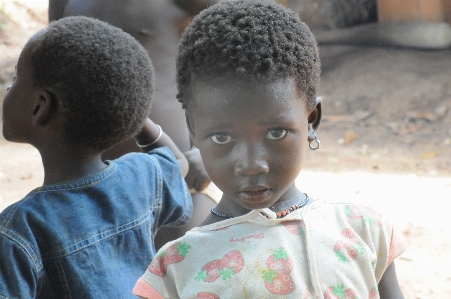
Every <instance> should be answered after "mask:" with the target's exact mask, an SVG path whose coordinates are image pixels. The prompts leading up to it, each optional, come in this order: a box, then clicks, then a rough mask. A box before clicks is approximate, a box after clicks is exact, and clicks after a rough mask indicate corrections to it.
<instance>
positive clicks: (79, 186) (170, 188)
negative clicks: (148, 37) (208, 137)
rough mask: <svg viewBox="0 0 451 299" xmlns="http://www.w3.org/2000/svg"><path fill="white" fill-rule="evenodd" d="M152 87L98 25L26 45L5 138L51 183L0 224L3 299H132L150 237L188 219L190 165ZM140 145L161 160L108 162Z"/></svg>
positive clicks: (133, 47) (53, 31)
mask: <svg viewBox="0 0 451 299" xmlns="http://www.w3.org/2000/svg"><path fill="white" fill-rule="evenodd" d="M153 77H154V73H153V67H152V64H151V61H150V59H149V58H148V56H147V53H146V51H145V50H144V49H143V47H142V46H141V45H140V44H139V43H138V42H137V41H136V40H135V39H134V38H133V37H131V36H130V35H128V34H126V33H124V32H123V31H122V30H121V29H118V28H116V27H113V26H111V25H108V24H106V23H104V22H101V21H98V20H94V19H91V18H86V17H68V18H64V19H61V20H59V21H56V22H53V23H51V24H50V25H49V26H48V27H47V28H45V29H43V30H41V31H40V32H38V33H37V34H35V35H34V36H33V37H32V38H31V39H30V40H29V41H28V42H27V44H26V45H25V47H24V49H23V51H22V53H21V55H20V57H19V61H18V64H17V73H16V76H14V80H13V83H12V84H11V86H10V87H9V88H8V91H7V93H6V95H5V99H4V102H3V135H4V137H5V139H7V140H8V141H13V142H24V143H30V144H31V145H33V146H35V147H36V148H37V149H38V150H39V152H40V154H41V157H42V163H43V166H44V184H43V186H42V187H40V188H37V189H36V190H33V191H32V192H31V193H29V194H28V195H27V196H26V197H25V198H24V199H22V200H21V201H19V202H17V203H15V204H13V205H11V206H10V207H8V208H6V209H5V210H4V211H3V212H2V213H1V214H0V252H1V254H0V297H1V298H45V299H49V298H74V297H76V298H132V296H131V295H130V290H131V289H132V287H133V284H134V282H135V280H136V278H137V277H139V274H140V273H141V272H142V271H143V270H144V269H145V263H147V261H148V260H149V259H152V258H153V256H154V254H155V248H154V245H153V237H154V236H155V232H156V231H157V230H158V228H160V227H161V226H163V225H165V224H168V223H173V224H174V225H183V224H184V223H185V222H186V221H187V220H188V219H189V217H190V214H191V198H190V196H189V191H188V189H187V187H186V185H185V182H184V177H183V175H184V174H186V172H187V166H188V165H187V161H186V159H185V157H184V155H183V154H182V153H181V152H180V151H179V150H178V149H177V147H176V146H175V145H174V143H173V142H172V141H171V140H170V139H169V137H168V136H167V135H166V134H165V133H164V132H163V131H162V130H161V128H160V127H159V126H157V125H155V124H154V123H153V122H152V121H150V120H149V119H147V120H146V116H147V115H148V114H149V110H150V103H151V101H150V97H151V95H152V91H153ZM137 133H138V134H137ZM134 135H136V140H137V142H138V143H139V144H140V146H141V147H142V148H143V149H144V150H151V149H154V148H157V149H155V150H153V151H151V152H149V153H147V154H143V153H133V154H129V155H126V156H124V157H122V158H121V159H118V160H115V161H108V162H106V163H104V162H102V160H101V154H102V153H103V152H104V151H105V150H106V149H108V148H110V147H111V146H113V145H114V144H116V143H118V142H120V141H122V140H124V139H127V138H130V137H131V136H134ZM162 146H168V147H169V149H170V150H172V152H173V153H174V154H172V153H171V151H170V150H169V149H168V148H165V147H163V148H160V147H162ZM174 155H175V157H174Z"/></svg>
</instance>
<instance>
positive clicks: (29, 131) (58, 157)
mask: <svg viewBox="0 0 451 299" xmlns="http://www.w3.org/2000/svg"><path fill="white" fill-rule="evenodd" d="M42 34H45V29H44V30H43V31H40V32H39V33H37V34H36V35H34V36H33V37H32V38H31V39H30V40H29V41H28V43H27V44H26V45H25V47H24V49H23V51H22V53H21V55H20V58H19V62H18V65H17V73H16V76H15V77H14V82H13V84H12V85H11V86H10V87H9V88H8V92H7V93H6V95H5V100H4V106H3V108H4V115H3V120H4V128H3V135H4V136H5V138H6V139H7V140H8V141H13V142H21V143H29V144H31V145H33V146H34V147H36V149H37V150H38V151H39V153H40V154H41V158H42V163H43V166H44V182H43V185H50V184H57V183H62V182H66V181H70V180H75V179H79V178H82V177H86V176H90V175H94V174H96V173H99V172H100V171H102V170H103V169H105V168H106V164H105V163H104V162H103V161H102V159H101V155H102V151H99V150H96V149H92V148H90V147H88V146H85V145H77V144H71V143H68V142H67V141H66V139H65V138H64V132H63V123H64V117H63V114H62V108H61V101H60V98H59V95H58V94H57V93H55V92H53V91H51V90H48V89H43V88H41V87H38V86H36V85H35V84H34V83H33V80H32V78H33V69H32V65H31V59H30V54H31V51H32V50H33V49H34V47H36V45H38V43H39V37H40V36H41V35H42ZM19 118H20V119H19ZM18 121H20V124H21V125H20V128H18V126H17V124H19V122H18ZM158 135H159V128H158V127H157V126H156V125H155V123H153V122H152V121H151V120H150V119H147V120H146V121H145V123H144V124H143V127H142V129H141V131H140V132H139V133H138V135H137V136H136V141H137V142H139V143H140V144H149V143H151V142H152V141H154V140H155V139H156V138H157V137H158ZM160 146H168V147H169V148H170V149H171V150H172V152H173V153H174V155H175V157H176V158H177V161H178V162H179V164H180V168H181V170H182V173H183V174H184V175H186V173H187V171H188V161H187V160H186V158H185V156H184V155H183V153H182V152H181V151H180V150H179V149H178V148H177V146H176V145H175V143H174V142H173V141H172V140H171V139H170V138H169V137H168V136H167V135H166V134H163V135H162V136H161V138H160V140H159V141H158V142H156V143H155V144H153V145H152V146H149V147H146V148H143V150H144V151H148V150H151V149H153V148H156V147H160Z"/></svg>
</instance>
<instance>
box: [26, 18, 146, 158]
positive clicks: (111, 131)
mask: <svg viewBox="0 0 451 299" xmlns="http://www.w3.org/2000/svg"><path fill="white" fill-rule="evenodd" d="M36 41H37V42H36V46H35V47H34V48H33V50H32V54H31V63H32V67H33V72H34V73H33V80H34V84H35V85H36V86H38V87H41V88H44V89H46V90H48V91H50V92H53V93H54V94H55V95H57V98H58V99H59V100H60V104H61V107H62V114H63V117H64V135H65V136H64V137H65V139H66V140H67V141H68V142H69V143H70V144H77V145H83V146H88V147H90V148H93V149H96V150H99V151H103V150H106V149H108V148H109V147H111V146H113V145H114V144H116V143H118V142H120V141H122V140H124V139H126V138H128V137H130V136H132V135H133V134H136V133H137V132H138V131H139V130H140V129H141V126H142V124H143V122H144V120H145V118H146V117H147V115H149V112H150V107H151V98H152V93H153V87H154V70H153V66H152V62H151V61H150V58H149V57H148V55H147V52H146V50H145V49H144V48H143V47H142V46H141V45H140V44H139V43H138V42H137V41H136V40H135V39H134V38H133V37H132V36H131V35H129V34H127V33H125V32H124V31H122V30H121V29H119V28H116V27H113V26H111V25H109V24H107V23H105V22H102V21H99V20H96V19H93V18H87V17H82V16H77V17H66V18H63V19H60V20H58V21H55V22H52V23H50V24H49V26H48V27H47V28H45V29H43V30H42V34H40V35H38V36H37V38H36Z"/></svg>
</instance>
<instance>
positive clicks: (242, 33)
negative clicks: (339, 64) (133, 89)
mask: <svg viewBox="0 0 451 299" xmlns="http://www.w3.org/2000/svg"><path fill="white" fill-rule="evenodd" d="M225 73H232V74H237V75H242V76H245V77H249V78H252V79H256V80H271V79H274V78H280V77H293V78H295V80H296V84H297V89H298V92H301V93H302V94H305V95H307V97H308V100H307V107H308V108H313V107H315V103H316V92H317V88H318V86H319V81H320V78H319V77H320V59H319V53H318V47H317V42H316V40H315V38H314V36H313V34H312V33H311V32H310V29H309V28H308V26H307V25H306V24H305V23H303V22H302V21H301V20H300V19H299V17H298V15H297V14H296V13H294V12H292V11H290V10H289V9H287V8H285V7H283V6H282V5H280V4H277V3H274V2H273V1H269V0H268V1H264V0H233V1H223V2H220V3H218V4H215V5H213V6H211V7H210V8H208V9H206V10H204V11H203V12H201V13H200V14H199V15H197V16H196V17H195V18H194V19H193V21H192V22H191V24H190V25H188V27H187V28H186V29H185V32H184V34H183V36H182V39H181V43H180V46H179V54H178V57H177V83H178V88H179V94H178V95H177V98H178V99H179V101H180V102H182V104H183V107H184V108H186V107H187V99H186V97H187V89H188V87H189V84H190V80H191V78H192V76H193V75H195V76H197V77H199V78H209V77H215V76H218V75H222V74H225Z"/></svg>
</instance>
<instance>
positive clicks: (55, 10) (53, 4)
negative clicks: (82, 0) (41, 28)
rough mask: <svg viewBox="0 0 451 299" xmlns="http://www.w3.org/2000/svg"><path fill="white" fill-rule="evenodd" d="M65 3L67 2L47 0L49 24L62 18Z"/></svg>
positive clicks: (67, 0)
mask: <svg viewBox="0 0 451 299" xmlns="http://www.w3.org/2000/svg"><path fill="white" fill-rule="evenodd" d="M67 2H69V0H49V23H50V22H52V21H56V20H59V19H61V18H62V17H63V14H64V8H66V5H67Z"/></svg>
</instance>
